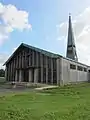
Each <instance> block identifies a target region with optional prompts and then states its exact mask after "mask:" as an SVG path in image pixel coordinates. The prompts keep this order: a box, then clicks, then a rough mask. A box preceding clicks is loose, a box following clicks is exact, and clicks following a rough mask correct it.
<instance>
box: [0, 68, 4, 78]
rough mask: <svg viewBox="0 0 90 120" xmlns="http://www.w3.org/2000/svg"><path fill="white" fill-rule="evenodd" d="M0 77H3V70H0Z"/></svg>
mask: <svg viewBox="0 0 90 120" xmlns="http://www.w3.org/2000/svg"><path fill="white" fill-rule="evenodd" d="M0 77H5V70H3V69H0Z"/></svg>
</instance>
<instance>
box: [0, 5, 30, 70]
mask: <svg viewBox="0 0 90 120" xmlns="http://www.w3.org/2000/svg"><path fill="white" fill-rule="evenodd" d="M28 17H29V14H28V12H26V11H24V10H19V9H17V8H16V7H15V6H14V5H11V4H9V5H3V4H2V3H0V45H2V44H3V43H4V42H5V40H7V39H8V37H9V36H10V33H12V32H13V31H14V30H15V29H16V30H19V31H23V30H24V29H30V30H31V24H29V20H28ZM14 50H15V49H14ZM8 57H9V56H8V55H6V54H3V53H0V68H3V67H2V64H3V63H4V62H5V61H6V60H7V58H8Z"/></svg>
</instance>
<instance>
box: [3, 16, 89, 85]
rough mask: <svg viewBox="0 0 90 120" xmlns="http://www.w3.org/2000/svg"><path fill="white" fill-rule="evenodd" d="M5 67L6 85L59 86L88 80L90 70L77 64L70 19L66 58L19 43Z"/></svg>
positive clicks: (83, 65)
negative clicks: (10, 83)
mask: <svg viewBox="0 0 90 120" xmlns="http://www.w3.org/2000/svg"><path fill="white" fill-rule="evenodd" d="M4 65H5V66H6V70H5V71H6V72H5V77H6V80H7V81H9V82H12V81H15V82H31V83H45V84H55V85H61V84H67V83H72V82H82V81H83V82H84V81H89V79H90V78H89V74H90V73H89V69H90V67H89V66H87V65H85V64H82V63H79V62H78V58H77V53H76V46H75V41H74V37H73V32H72V26H71V17H70V16H69V29H68V42H67V55H66V58H65V57H63V56H61V55H58V54H54V53H51V52H48V51H45V50H42V49H40V48H37V47H34V46H31V45H27V44H24V43H22V44H21V45H20V46H19V47H18V48H17V50H16V51H15V52H14V53H13V54H12V55H11V57H10V58H9V59H8V60H7V61H6V62H5V64H4Z"/></svg>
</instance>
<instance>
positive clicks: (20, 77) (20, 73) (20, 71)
mask: <svg viewBox="0 0 90 120" xmlns="http://www.w3.org/2000/svg"><path fill="white" fill-rule="evenodd" d="M21 81H22V70H19V82H21Z"/></svg>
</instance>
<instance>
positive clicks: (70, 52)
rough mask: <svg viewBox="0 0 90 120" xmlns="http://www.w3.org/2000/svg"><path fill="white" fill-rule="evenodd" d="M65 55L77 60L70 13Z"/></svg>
mask: <svg viewBox="0 0 90 120" xmlns="http://www.w3.org/2000/svg"><path fill="white" fill-rule="evenodd" d="M66 57H67V58H70V59H73V60H75V61H78V58H77V53H76V46H75V40H74V35H73V30H72V22H71V14H69V26H68V41H67V53H66Z"/></svg>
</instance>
